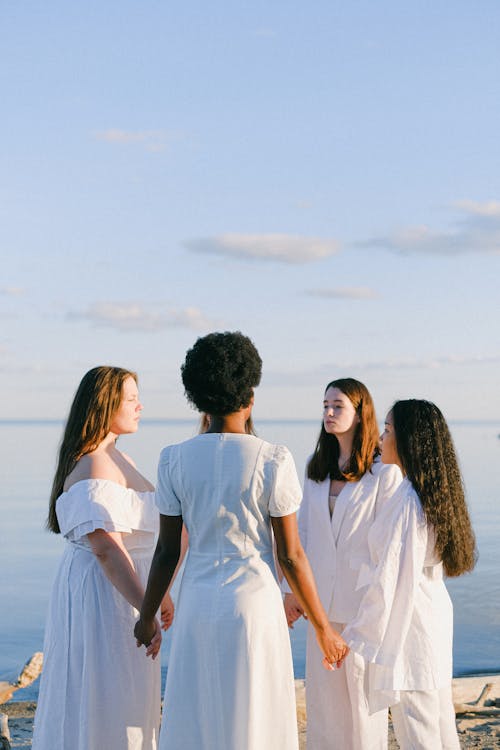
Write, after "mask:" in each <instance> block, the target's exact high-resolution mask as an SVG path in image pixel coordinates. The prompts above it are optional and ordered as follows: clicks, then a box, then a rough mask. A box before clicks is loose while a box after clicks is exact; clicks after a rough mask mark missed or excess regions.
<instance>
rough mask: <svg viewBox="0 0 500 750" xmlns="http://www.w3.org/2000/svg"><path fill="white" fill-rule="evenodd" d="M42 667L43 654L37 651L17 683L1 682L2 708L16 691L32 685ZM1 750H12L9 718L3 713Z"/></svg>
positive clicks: (0, 734)
mask: <svg viewBox="0 0 500 750" xmlns="http://www.w3.org/2000/svg"><path fill="white" fill-rule="evenodd" d="M42 666H43V654H42V653H41V652H40V651H37V652H36V653H35V654H33V656H32V657H31V659H29V660H28V661H27V662H26V664H25V665H24V667H23V668H22V670H21V674H20V675H19V677H18V678H17V680H16V681H15V682H6V681H5V680H3V681H1V680H0V706H1V705H2V703H7V701H10V699H11V698H12V696H13V695H14V693H15V692H16V690H19V688H24V687H28V685H31V683H32V682H34V681H35V680H36V678H37V677H38V675H39V674H40V672H41V671H42ZM0 750H10V732H9V717H8V716H7V714H3V713H0Z"/></svg>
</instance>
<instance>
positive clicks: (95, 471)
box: [64, 452, 125, 492]
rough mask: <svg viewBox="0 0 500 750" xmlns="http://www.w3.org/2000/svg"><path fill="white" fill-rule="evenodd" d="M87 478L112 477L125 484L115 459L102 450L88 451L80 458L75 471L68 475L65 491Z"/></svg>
mask: <svg viewBox="0 0 500 750" xmlns="http://www.w3.org/2000/svg"><path fill="white" fill-rule="evenodd" d="M85 479H110V480H111V481H113V482H117V483H118V484H125V482H124V481H123V474H122V472H121V471H120V470H119V469H118V467H117V466H116V464H115V463H114V461H112V460H110V458H109V456H107V455H106V454H105V453H101V452H95V453H87V454H86V455H85V456H82V457H81V458H80V459H79V461H78V462H77V464H76V466H75V468H74V469H73V471H72V472H71V473H70V474H68V476H67V477H66V481H65V482H64V491H65V492H67V490H69V488H70V487H71V486H72V485H73V484H76V483H77V482H82V481H83V480H85Z"/></svg>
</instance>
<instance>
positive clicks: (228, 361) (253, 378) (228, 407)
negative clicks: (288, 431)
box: [181, 331, 262, 417]
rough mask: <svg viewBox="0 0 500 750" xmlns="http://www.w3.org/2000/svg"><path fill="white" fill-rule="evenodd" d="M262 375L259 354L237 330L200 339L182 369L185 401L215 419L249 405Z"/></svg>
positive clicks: (190, 350)
mask: <svg viewBox="0 0 500 750" xmlns="http://www.w3.org/2000/svg"><path fill="white" fill-rule="evenodd" d="M261 372H262V360H261V358H260V356H259V352H258V351H257V349H256V348H255V346H254V344H253V343H252V341H251V340H250V339H249V338H248V336H244V335H243V334H242V333H240V332H239V331H236V332H228V331H226V332H225V333H209V334H208V336H203V337H202V338H199V339H198V340H197V341H196V342H195V344H194V346H193V347H192V349H189V351H188V352H187V354H186V359H185V361H184V364H183V365H182V367H181V373H182V382H183V383H184V389H185V392H186V396H187V398H188V400H189V401H190V402H191V403H192V404H193V405H194V406H195V407H196V409H198V411H202V412H205V413H206V414H210V415H211V416H214V417H215V416H216V417H224V416H226V415H227V414H232V413H233V412H235V411H239V409H242V408H245V407H246V406H248V405H249V404H250V401H251V399H252V397H253V389H254V388H255V387H256V386H258V385H259V383H260V377H261Z"/></svg>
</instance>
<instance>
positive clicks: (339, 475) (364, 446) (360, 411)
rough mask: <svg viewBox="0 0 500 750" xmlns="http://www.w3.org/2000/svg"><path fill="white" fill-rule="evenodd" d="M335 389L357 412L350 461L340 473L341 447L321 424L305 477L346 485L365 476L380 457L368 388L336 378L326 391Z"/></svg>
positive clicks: (353, 380)
mask: <svg viewBox="0 0 500 750" xmlns="http://www.w3.org/2000/svg"><path fill="white" fill-rule="evenodd" d="M329 388H338V389H339V391H342V393H343V394H344V395H345V396H347V398H348V399H349V401H350V402H351V404H352V405H353V406H354V408H355V409H356V414H357V415H358V417H359V424H358V426H357V428H356V432H355V433H354V439H353V443H352V451H351V457H350V460H349V465H348V466H347V467H346V470H345V471H341V470H340V469H339V463H338V462H339V456H340V445H339V441H338V440H337V438H336V437H335V435H330V434H329V433H328V432H327V431H326V430H325V425H324V424H323V422H322V423H321V431H320V433H319V437H318V442H317V443H316V447H315V449H314V453H313V455H312V456H311V458H310V460H309V463H308V465H307V476H308V477H309V479H313V480H314V481H315V482H322V481H323V480H324V479H326V478H327V477H328V476H329V477H330V479H340V480H343V481H347V482H357V481H359V480H360V479H361V477H362V476H363V474H366V472H367V471H369V469H371V466H372V464H373V460H374V458H375V456H377V455H378V453H379V447H378V437H379V431H378V425H377V418H376V416H375V406H374V404H373V399H372V397H371V396H370V392H369V390H368V388H367V387H366V386H365V385H363V383H360V381H359V380H355V379H354V378H339V379H338V380H332V381H331V382H330V383H328V385H327V386H326V388H325V393H326V391H327V390H328V389H329Z"/></svg>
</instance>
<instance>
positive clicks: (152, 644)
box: [134, 618, 161, 659]
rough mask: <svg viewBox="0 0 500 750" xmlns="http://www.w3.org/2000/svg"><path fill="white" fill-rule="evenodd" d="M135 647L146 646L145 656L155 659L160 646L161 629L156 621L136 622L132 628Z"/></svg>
mask: <svg viewBox="0 0 500 750" xmlns="http://www.w3.org/2000/svg"><path fill="white" fill-rule="evenodd" d="M134 635H135V638H136V643H137V647H138V648H139V647H140V646H142V645H144V646H146V656H152V657H153V659H154V658H155V657H156V655H157V654H158V652H159V650H160V645H161V629H160V624H159V622H158V620H157V619H156V618H155V619H154V620H152V621H151V622H145V621H143V620H140V619H139V620H137V622H136V623H135V628H134Z"/></svg>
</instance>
